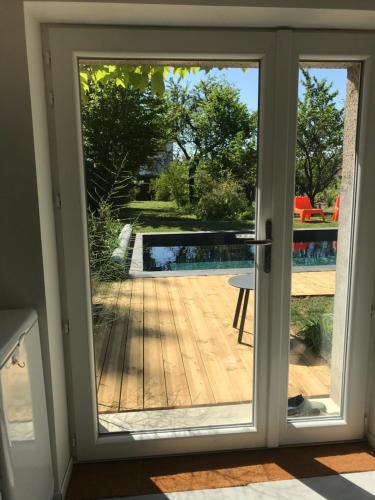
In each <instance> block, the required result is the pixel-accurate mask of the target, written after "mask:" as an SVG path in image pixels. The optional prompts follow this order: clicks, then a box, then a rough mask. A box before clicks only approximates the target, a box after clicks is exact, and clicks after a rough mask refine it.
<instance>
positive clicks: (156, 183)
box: [150, 172, 172, 201]
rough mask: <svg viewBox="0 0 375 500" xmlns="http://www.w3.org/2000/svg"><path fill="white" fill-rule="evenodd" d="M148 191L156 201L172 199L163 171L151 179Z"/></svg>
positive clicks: (167, 180)
mask: <svg viewBox="0 0 375 500" xmlns="http://www.w3.org/2000/svg"><path fill="white" fill-rule="evenodd" d="M150 191H151V193H152V194H153V198H154V199H155V200H156V201H170V200H171V199H172V195H171V191H170V188H169V179H168V176H167V175H166V173H165V172H163V173H162V174H160V175H159V177H155V179H152V180H151V182H150Z"/></svg>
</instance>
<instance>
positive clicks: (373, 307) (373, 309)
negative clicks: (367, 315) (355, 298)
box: [371, 305, 375, 319]
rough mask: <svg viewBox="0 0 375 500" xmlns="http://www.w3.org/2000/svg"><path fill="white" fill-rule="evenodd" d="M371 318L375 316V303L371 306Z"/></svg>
mask: <svg viewBox="0 0 375 500" xmlns="http://www.w3.org/2000/svg"><path fill="white" fill-rule="evenodd" d="M371 318H372V319H373V318H375V305H372V306H371Z"/></svg>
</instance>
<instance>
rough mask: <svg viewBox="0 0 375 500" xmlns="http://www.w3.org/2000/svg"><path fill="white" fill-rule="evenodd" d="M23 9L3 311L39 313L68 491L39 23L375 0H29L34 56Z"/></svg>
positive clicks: (339, 14) (6, 23) (11, 106)
mask: <svg viewBox="0 0 375 500" xmlns="http://www.w3.org/2000/svg"><path fill="white" fill-rule="evenodd" d="M109 3H111V8H109V5H108V4H109ZM161 4H164V5H161ZM173 4H174V5H173ZM178 4H184V5H178ZM244 6H247V7H244ZM23 7H24V5H23V2H22V0H1V3H0V61H1V64H2V69H3V71H2V78H1V79H0V115H1V125H0V127H1V133H0V142H1V160H0V162H1V169H0V224H1V228H2V242H3V244H2V245H1V247H0V307H2V308H12V307H13V308H14V307H23V306H32V307H35V308H36V309H37V310H38V314H39V318H40V327H41V336H42V344H43V345H42V348H43V358H44V369H45V377H46V384H47V397H48V408H49V417H50V425H51V431H52V438H53V439H52V440H53V451H54V457H55V474H56V479H57V485H58V487H60V486H61V484H62V481H63V478H64V475H65V472H66V470H67V467H68V463H69V458H70V446H69V437H68V417H67V404H66V393H65V377H64V356H63V342H62V334H61V313H60V302H59V292H58V269H57V256H56V243H55V234H54V219H53V204H52V195H51V180H50V170H49V147H48V135H47V126H46V105H45V101H44V87H43V71H42V59H41V46H40V34H39V27H40V23H42V22H56V23H58V22H72V23H90V22H91V23H108V24H118V23H124V24H141V25H142V24H143V25H147V24H163V25H177V26H178V25H207V26H209V25H215V26H220V25H222V26H228V25H230V26H280V25H288V26H296V27H338V28H339V27H342V28H344V27H345V28H357V29H361V28H362V29H375V7H374V5H373V2H372V0H283V1H282V2H280V0H232V1H230V0H205V1H203V0H202V1H199V0H183V1H182V0H160V1H157V0H148V2H147V3H146V2H143V1H139V0H138V1H136V0H128V2H127V3H126V4H125V3H123V2H121V0H120V1H112V2H105V1H102V2H87V1H80V2H79V1H77V2H67V1H64V0H60V1H56V2H49V1H29V2H25V11H26V23H27V32H26V35H27V46H28V50H27V53H26V38H25V26H24V11H23V10H24V9H23ZM295 7H299V8H298V9H296V8H295ZM306 9H308V10H306ZM336 9H337V10H336ZM26 57H28V58H29V60H28V64H29V74H28V68H27V59H26ZM28 78H30V84H29V79H28ZM31 102H32V105H31ZM38 195H39V197H38ZM369 424H370V427H371V428H372V429H375V408H373V409H371V408H370V412H369Z"/></svg>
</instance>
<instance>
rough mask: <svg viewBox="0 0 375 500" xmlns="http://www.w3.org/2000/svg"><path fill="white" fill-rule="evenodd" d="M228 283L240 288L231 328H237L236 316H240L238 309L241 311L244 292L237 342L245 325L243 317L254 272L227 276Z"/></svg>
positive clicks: (240, 338) (252, 286)
mask: <svg viewBox="0 0 375 500" xmlns="http://www.w3.org/2000/svg"><path fill="white" fill-rule="evenodd" d="M228 283H229V284H230V285H232V286H234V287H236V288H239V289H240V291H239V294H238V300H237V306H236V312H235V313H234V319H233V328H237V324H238V318H239V316H240V311H241V305H242V299H243V296H244V294H245V300H244V302H243V307H242V314H241V323H240V329H239V332H238V342H239V343H241V342H242V336H243V330H244V327H245V319H246V312H247V306H248V303H249V295H250V290H254V286H255V279H254V274H239V275H238V276H232V277H231V278H229V280H228Z"/></svg>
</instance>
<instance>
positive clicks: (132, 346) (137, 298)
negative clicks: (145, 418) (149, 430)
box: [120, 279, 143, 411]
mask: <svg viewBox="0 0 375 500" xmlns="http://www.w3.org/2000/svg"><path fill="white" fill-rule="evenodd" d="M142 408H143V279H136V280H133V288H132V296H131V301H130V316H129V321H128V330H127V339H126V348H125V359H124V369H123V373H122V384H121V396H120V411H124V410H137V409H142Z"/></svg>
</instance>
